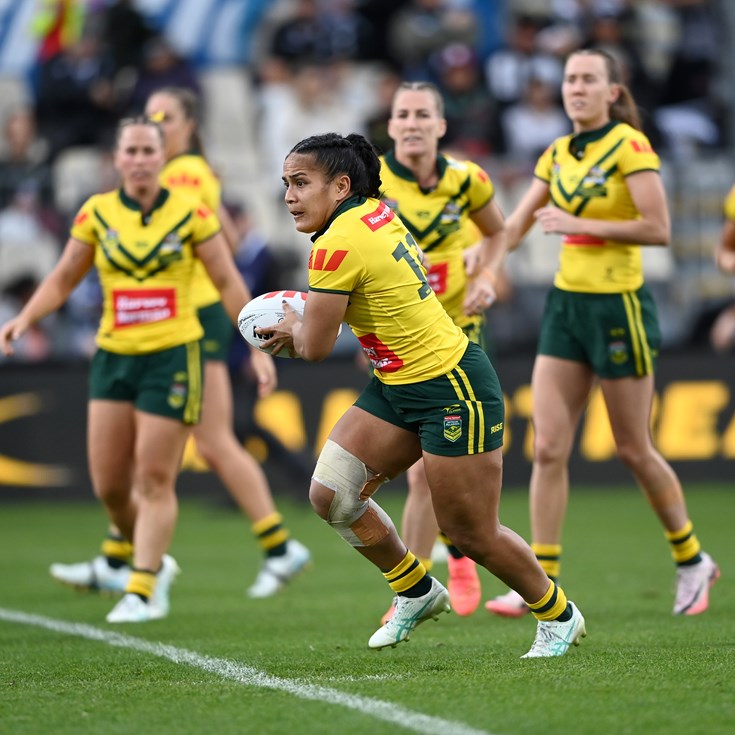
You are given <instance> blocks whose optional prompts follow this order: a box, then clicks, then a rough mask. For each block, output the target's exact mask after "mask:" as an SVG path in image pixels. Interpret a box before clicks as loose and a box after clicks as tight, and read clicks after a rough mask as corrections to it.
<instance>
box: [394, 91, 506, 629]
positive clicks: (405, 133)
mask: <svg viewBox="0 0 735 735" xmlns="http://www.w3.org/2000/svg"><path fill="white" fill-rule="evenodd" d="M446 128H447V123H446V120H445V119H444V101H443V99H442V96H441V93H440V92H439V90H438V89H437V88H436V86H434V85H433V84H431V83H429V82H404V83H402V84H401V85H400V86H399V87H398V89H397V90H396V93H395V95H394V97H393V104H392V107H391V117H390V120H389V122H388V133H389V135H390V137H391V138H392V140H393V142H394V149H393V151H391V152H390V153H386V154H385V155H384V156H382V157H381V164H382V165H381V172H380V177H381V179H382V182H383V183H382V189H381V192H382V199H383V201H384V202H385V203H386V204H387V205H388V206H389V207H390V208H391V209H392V210H393V211H395V212H396V214H398V215H399V216H400V218H401V220H402V221H403V224H404V225H406V227H407V229H408V231H409V232H410V233H411V235H413V237H414V240H415V241H416V243H417V244H418V246H419V247H420V248H421V250H422V251H423V252H424V254H425V255H426V257H427V261H428V263H429V268H428V272H427V278H428V281H429V285H430V286H431V287H432V289H433V290H434V292H435V293H436V295H437V297H438V298H439V302H440V303H441V304H442V305H443V306H444V308H445V309H446V310H447V313H448V314H449V316H450V317H451V318H452V319H453V321H454V323H455V324H456V325H457V326H459V327H460V328H461V329H462V331H464V333H465V334H466V335H467V337H468V338H469V339H470V340H471V341H472V342H475V343H476V344H478V345H480V347H482V348H483V349H484V348H485V334H484V326H485V318H484V311H485V309H487V308H488V307H489V306H490V305H491V304H492V303H493V301H494V300H495V290H494V284H495V278H496V275H495V273H496V271H497V270H498V268H499V267H500V263H501V261H502V258H503V256H504V254H505V250H504V240H503V216H502V214H501V212H500V210H499V209H498V207H497V205H496V204H495V201H494V194H495V190H494V187H493V184H492V182H491V181H490V179H489V177H488V176H487V174H486V173H485V172H484V171H483V170H482V169H481V168H480V167H479V166H478V165H477V164H475V163H473V162H472V161H461V160H456V159H455V158H453V157H451V156H448V155H441V154H440V153H439V141H440V140H441V138H442V137H443V136H444V133H445V132H446ZM473 224H474V225H475V226H473ZM478 230H479V233H480V237H484V241H483V242H481V243H480V248H479V250H478V249H476V248H475V243H477V240H478ZM469 248H473V251H472V253H470V254H471V255H472V256H475V255H477V254H479V255H480V256H481V257H480V258H479V262H478V259H477V258H475V257H472V258H471V262H472V272H471V273H468V271H467V267H466V264H465V255H466V251H468V249H469ZM470 285H471V286H472V288H471V289H470V288H469V286H470ZM407 478H408V497H407V499H406V505H405V507H404V511H403V519H402V525H401V535H402V537H403V540H404V541H405V542H406V545H407V546H408V548H409V549H411V551H412V552H413V553H414V554H415V555H416V557H417V558H418V559H419V560H420V561H421V563H422V564H423V565H424V566H425V567H426V568H427V570H430V569H431V565H432V562H431V551H432V548H433V546H434V542H435V540H436V537H437V533H438V532H439V529H438V527H437V523H436V517H435V514H434V509H433V507H432V503H431V492H430V490H429V484H428V480H427V477H426V472H425V470H424V464H423V461H422V460H419V461H418V462H417V463H416V464H415V465H414V466H413V467H411V468H410V469H409V470H408V473H407ZM442 539H443V540H444V542H445V543H446V544H447V549H448V552H449V553H448V557H447V562H448V567H449V579H448V583H447V587H448V589H449V596H450V598H451V602H452V609H453V610H454V611H455V612H456V613H457V614H458V615H470V614H472V613H473V612H474V611H475V610H476V609H477V607H478V605H479V604H480V599H481V589H480V579H479V577H478V575H477V570H476V569H475V563H474V562H473V561H472V559H470V558H469V557H466V556H465V555H464V554H463V553H462V552H461V551H460V550H459V549H458V548H457V546H455V545H454V544H453V543H452V542H451V540H450V539H449V538H447V537H446V536H444V535H442ZM392 612H393V609H392V608H391V609H390V610H388V612H387V613H386V614H385V616H384V618H383V622H385V621H386V620H387V619H389V618H390V616H391V614H392Z"/></svg>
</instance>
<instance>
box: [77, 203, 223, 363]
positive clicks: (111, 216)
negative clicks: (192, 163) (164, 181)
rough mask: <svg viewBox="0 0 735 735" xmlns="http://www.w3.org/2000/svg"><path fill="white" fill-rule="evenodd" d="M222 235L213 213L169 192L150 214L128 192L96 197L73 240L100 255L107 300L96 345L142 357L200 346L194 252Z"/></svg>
mask: <svg viewBox="0 0 735 735" xmlns="http://www.w3.org/2000/svg"><path fill="white" fill-rule="evenodd" d="M219 229H220V224H219V220H218V219H217V217H216V216H215V215H214V214H213V213H212V211H211V210H210V209H208V208H207V207H205V206H204V205H203V204H198V205H196V206H192V204H191V202H190V201H189V200H188V199H186V198H183V197H181V196H179V195H178V194H175V193H173V192H169V191H168V190H167V189H161V193H160V195H159V197H158V200H157V201H156V203H155V204H154V206H153V208H152V209H151V211H150V212H148V213H147V214H145V215H143V214H142V213H141V211H140V205H139V204H138V203H137V202H136V201H134V200H133V199H130V197H128V196H127V195H126V194H125V192H124V191H123V190H122V189H119V190H116V191H110V192H107V193H105V194H96V195H94V196H93V197H90V198H89V199H88V200H87V201H86V202H85V203H84V205H83V206H82V208H81V209H80V210H79V213H78V214H77V216H76V218H75V219H74V223H73V225H72V228H71V233H70V234H71V237H73V238H74V239H75V240H80V241H81V242H84V243H87V244H88V245H91V246H92V247H93V248H94V249H95V256H94V264H95V267H96V268H97V271H98V272H99V276H100V284H101V286H102V292H103V297H104V301H103V310H102V318H101V321H100V327H99V330H98V332H97V345H98V346H99V347H101V348H102V349H105V350H108V351H110V352H115V353H118V354H123V355H138V354H147V353H150V352H157V351H159V350H165V349H168V348H169V347H175V346H177V345H181V344H185V343H187V342H192V341H194V340H197V339H200V338H201V337H202V327H201V325H200V324H199V320H198V319H197V316H196V307H195V305H194V304H193V303H192V299H191V288H190V285H191V279H192V273H193V269H194V265H195V263H196V262H199V261H198V259H197V258H196V256H195V254H194V248H195V247H196V246H197V245H198V244H200V243H202V242H205V241H206V240H209V239H210V238H212V237H213V236H214V235H215V234H217V232H219Z"/></svg>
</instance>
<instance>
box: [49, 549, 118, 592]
mask: <svg viewBox="0 0 735 735" xmlns="http://www.w3.org/2000/svg"><path fill="white" fill-rule="evenodd" d="M49 572H50V573H51V576H52V577H53V578H54V579H55V580H56V581H57V582H61V583H62V584H65V585H68V586H69V587H74V588H75V589H78V590H89V591H95V592H107V593H111V594H122V593H123V592H124V591H125V587H126V586H127V584H128V579H129V577H130V567H129V566H128V565H127V564H125V565H124V566H122V567H119V568H117V569H116V568H114V567H111V566H110V565H109V564H108V563H107V559H106V558H105V557H104V556H95V558H94V559H92V561H82V562H79V563H77V564H52V565H51V566H50V567H49Z"/></svg>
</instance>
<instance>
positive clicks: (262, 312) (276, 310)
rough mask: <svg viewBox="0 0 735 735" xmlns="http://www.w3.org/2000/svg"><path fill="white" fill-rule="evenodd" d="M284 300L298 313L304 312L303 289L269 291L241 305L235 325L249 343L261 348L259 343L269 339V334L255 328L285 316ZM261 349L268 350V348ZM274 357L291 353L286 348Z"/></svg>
mask: <svg viewBox="0 0 735 735" xmlns="http://www.w3.org/2000/svg"><path fill="white" fill-rule="evenodd" d="M284 301H285V302H286V303H287V304H288V305H289V306H291V307H292V308H293V309H294V310H295V311H296V312H298V313H299V314H303V313H304V304H305V303H306V294H305V293H304V292H303V291H269V292H268V293H264V294H261V295H260V296H256V297H255V298H254V299H252V300H251V301H248V303H247V304H245V306H243V307H242V310H241V311H240V315H239V316H238V317H237V326H238V329H239V330H240V334H241V335H242V336H243V339H244V340H245V341H246V342H247V343H248V344H249V345H252V346H253V347H257V348H258V349H262V347H261V345H262V344H263V342H265V341H266V340H268V339H269V335H266V334H257V333H256V331H255V330H256V329H258V328H260V327H270V326H273V325H274V324H277V323H278V322H280V321H281V320H282V319H283V318H284V317H285V316H286V312H285V311H284V310H283V302H284ZM263 351H264V352H270V349H265V350H263ZM274 357H291V355H289V354H288V350H281V352H279V353H278V354H277V355H274Z"/></svg>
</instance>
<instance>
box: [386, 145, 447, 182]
mask: <svg viewBox="0 0 735 735" xmlns="http://www.w3.org/2000/svg"><path fill="white" fill-rule="evenodd" d="M383 158H384V160H385V165H386V166H388V168H389V169H390V170H391V171H392V172H393V173H394V174H395V175H396V176H398V178H400V179H405V180H406V181H413V182H414V183H418V182H416V177H415V176H414V175H413V171H411V169H410V168H408V167H407V166H404V165H403V164H402V163H400V162H399V161H398V159H397V158H396V154H395V152H394V151H389V152H388V153H386V154H385V155H384V156H383ZM446 170H447V159H446V158H444V156H442V154H441V153H440V154H439V155H438V156H437V157H436V172H437V174H438V175H439V178H440V179H441V178H442V176H444V172H445V171H446ZM419 188H421V187H419ZM421 191H425V190H424V189H423V188H422V189H421Z"/></svg>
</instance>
